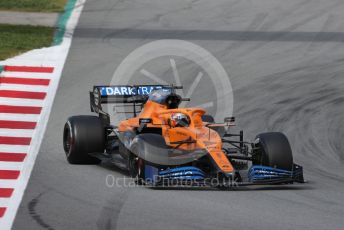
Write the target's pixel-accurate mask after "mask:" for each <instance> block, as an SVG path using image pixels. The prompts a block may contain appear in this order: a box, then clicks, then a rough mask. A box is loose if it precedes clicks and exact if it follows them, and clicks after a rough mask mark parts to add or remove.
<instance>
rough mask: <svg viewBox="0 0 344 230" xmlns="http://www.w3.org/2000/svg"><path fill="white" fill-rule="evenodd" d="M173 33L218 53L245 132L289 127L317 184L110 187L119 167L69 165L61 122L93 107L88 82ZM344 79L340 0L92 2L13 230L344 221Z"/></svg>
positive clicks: (334, 225) (104, 77) (104, 79)
mask: <svg viewBox="0 0 344 230" xmlns="http://www.w3.org/2000/svg"><path fill="white" fill-rule="evenodd" d="M166 38H173V39H182V40H188V41H191V42H194V43H195V44H198V45H200V46H202V47H204V48H205V49H207V50H208V51H210V52H211V53H212V54H213V55H214V56H215V57H216V58H217V59H218V60H219V61H220V62H221V64H222V65H223V66H224V67H225V69H226V71H227V72H228V73H229V75H230V80H231V83H232V86H233V89H234V114H235V115H236V117H237V120H238V126H239V127H240V128H242V129H244V130H245V133H246V134H245V135H246V138H247V139H249V140H252V139H253V138H254V136H255V135H256V134H257V133H259V132H263V131H283V132H285V133H286V134H287V136H288V137H289V139H290V142H291V144H292V148H293V151H294V158H295V161H296V162H297V163H299V164H301V165H303V166H304V168H305V177H306V178H307V180H308V181H309V183H308V184H304V185H293V186H278V187H269V186H265V187H256V188H253V187H251V188H241V189H236V190H234V191H217V190H212V191H207V190H201V191H199V190H152V189H147V188H123V187H113V188H108V187H106V184H105V179H106V176H107V175H108V174H110V175H113V176H114V177H123V173H122V172H121V171H120V170H116V169H111V168H109V167H106V166H71V165H68V164H67V163H66V160H65V157H64V154H63V149H62V136H61V134H62V128H63V124H64V122H65V120H66V118H67V117H68V116H71V115H74V114H89V113H90V112H89V104H88V90H89V89H90V88H91V87H92V85H94V84H104V83H105V84H107V83H109V82H110V80H111V77H112V74H113V72H114V70H115V69H116V67H117V66H118V65H119V63H120V62H121V61H122V60H123V59H124V58H125V57H126V56H127V55H128V54H129V53H130V52H131V51H132V50H134V49H135V48H137V47H139V46H141V45H143V44H146V43H147V42H150V41H153V40H157V39H166ZM177 64H178V63H177ZM153 67H154V66H153ZM155 67H156V68H157V70H155V69H150V70H151V71H152V72H154V71H158V69H160V70H161V68H163V67H161V66H155ZM166 68H168V66H167V67H166ZM185 71H190V72H184V73H183V74H184V75H191V76H195V74H196V73H197V72H196V73H195V72H194V71H193V70H192V68H191V69H190V70H188V69H187V68H186V69H185ZM343 88H344V2H343V1H342V0H326V1H325V0H312V1H311V0H290V1H283V0H256V1H249V0H244V1H243V0H237V1H232V0H216V1H179V0H177V1H160V0H147V1H138V0H137V1H112V0H111V1H110V0H97V1H96V0H88V1H87V3H86V5H85V8H84V11H83V14H82V16H81V19H80V23H79V25H78V29H77V31H76V34H75V36H74V40H73V44H72V47H71V50H70V54H69V57H68V59H67V63H66V66H65V69H64V72H63V77H62V80H61V83H60V86H59V90H58V93H57V96H56V100H55V102H54V106H53V110H52V113H51V117H50V120H49V125H48V128H47V131H46V134H45V138H44V141H43V144H42V146H41V150H40V153H39V156H38V159H37V161H36V165H35V168H34V170H33V173H32V177H31V179H30V182H29V185H28V188H27V191H26V192H25V195H24V198H23V202H22V203H21V206H20V209H19V212H18V214H17V217H16V220H15V223H14V227H13V229H26V230H30V229H56V230H57V229H84V230H86V229H312V230H313V229H342V227H343V225H344V218H343V217H344V199H343V193H344V176H343V175H344V169H343V161H344V155H343V151H344V142H343V141H342V140H343V135H344V131H343V130H344V129H343V128H342V127H343V125H344V116H343V112H344V108H343V106H344V91H343ZM207 95H211V92H210V91H205V92H204V93H203V97H207ZM201 99H202V98H201Z"/></svg>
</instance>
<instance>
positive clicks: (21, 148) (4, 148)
mask: <svg viewBox="0 0 344 230" xmlns="http://www.w3.org/2000/svg"><path fill="white" fill-rule="evenodd" d="M28 150H29V146H26V145H3V144H0V152H6V153H7V152H10V153H27V152H28Z"/></svg>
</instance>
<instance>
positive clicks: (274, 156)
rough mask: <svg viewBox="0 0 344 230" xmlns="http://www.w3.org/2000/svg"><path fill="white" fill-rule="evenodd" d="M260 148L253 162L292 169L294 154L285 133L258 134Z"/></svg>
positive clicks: (256, 142) (257, 144) (257, 140)
mask: <svg viewBox="0 0 344 230" xmlns="http://www.w3.org/2000/svg"><path fill="white" fill-rule="evenodd" d="M255 144H256V146H257V147H258V148H259V149H260V150H259V152H258V153H257V154H255V155H254V160H253V164H254V165H263V166H269V167H272V168H278V169H284V170H288V171H292V169H293V154H292V150H291V147H290V144H289V141H288V139H287V137H286V136H285V135H284V134H283V133H279V132H270V133H262V134H259V135H257V136H256V141H255Z"/></svg>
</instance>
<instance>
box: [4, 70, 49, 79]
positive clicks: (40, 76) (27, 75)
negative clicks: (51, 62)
mask: <svg viewBox="0 0 344 230" xmlns="http://www.w3.org/2000/svg"><path fill="white" fill-rule="evenodd" d="M51 76H52V74H51V73H30V72H29V73H27V72H8V71H3V72H2V73H1V74H0V77H18V78H34V79H50V78H51Z"/></svg>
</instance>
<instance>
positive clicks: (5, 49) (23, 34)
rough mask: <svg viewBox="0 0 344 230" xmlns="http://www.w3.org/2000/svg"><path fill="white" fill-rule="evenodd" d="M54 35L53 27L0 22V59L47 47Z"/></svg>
mask: <svg viewBox="0 0 344 230" xmlns="http://www.w3.org/2000/svg"><path fill="white" fill-rule="evenodd" d="M53 37H54V28H50V27H43V26H22V25H6V24H0V60H4V59H7V58H10V57H13V56H16V55H18V54H21V53H23V52H26V51H29V50H32V49H38V48H42V47H48V46H50V45H51V43H52V41H53Z"/></svg>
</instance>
